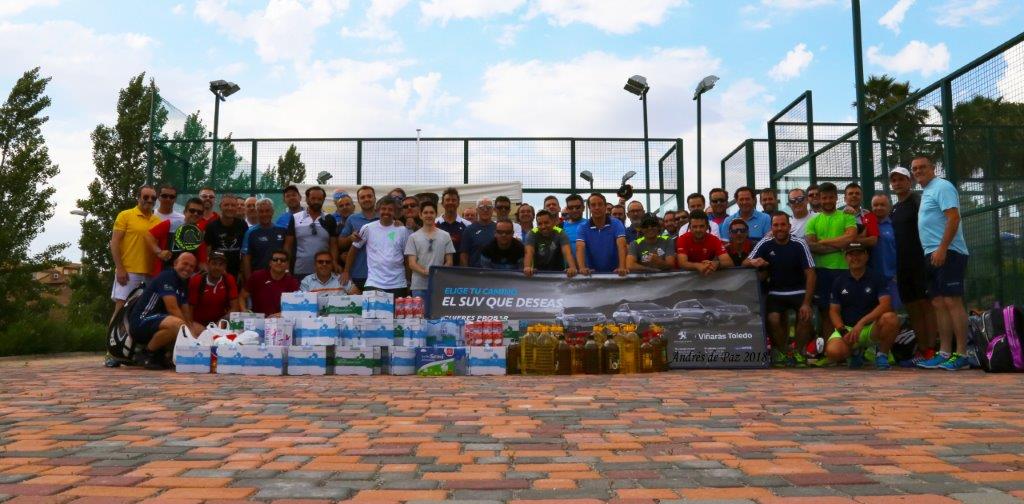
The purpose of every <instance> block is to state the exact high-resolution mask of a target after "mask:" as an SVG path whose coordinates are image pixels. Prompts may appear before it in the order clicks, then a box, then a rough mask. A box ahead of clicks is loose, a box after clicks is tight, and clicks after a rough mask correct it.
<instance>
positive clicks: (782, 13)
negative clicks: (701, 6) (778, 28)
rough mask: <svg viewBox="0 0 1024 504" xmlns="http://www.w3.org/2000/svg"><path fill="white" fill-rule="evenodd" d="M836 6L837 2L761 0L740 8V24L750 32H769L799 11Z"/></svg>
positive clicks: (820, 0) (823, 0)
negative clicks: (768, 30)
mask: <svg viewBox="0 0 1024 504" xmlns="http://www.w3.org/2000/svg"><path fill="white" fill-rule="evenodd" d="M836 4H837V2H836V0H761V2H760V3H756V4H752V3H748V4H745V5H742V6H741V7H740V11H739V13H740V24H741V25H742V26H743V27H745V28H747V29H749V30H758V31H761V30H767V29H769V28H771V27H773V26H775V25H776V24H778V23H779V22H780V21H785V20H787V19H789V18H791V17H792V16H794V15H795V14H796V13H797V12H799V11H803V10H810V9H816V8H818V7H824V6H829V5H836Z"/></svg>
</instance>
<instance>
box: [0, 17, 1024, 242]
mask: <svg viewBox="0 0 1024 504" xmlns="http://www.w3.org/2000/svg"><path fill="white" fill-rule="evenodd" d="M863 3H864V4H865V5H864V10H863V26H864V52H865V58H866V60H867V61H866V72H867V73H868V74H876V73H883V72H886V73H890V74H892V75H895V76H896V77H898V78H899V79H901V80H910V81H911V82H912V83H913V84H914V85H916V86H923V85H926V84H929V83H931V82H932V81H934V80H936V79H938V78H939V77H941V76H942V75H944V74H945V73H947V72H948V71H950V70H953V69H955V68H957V67H958V66H960V65H962V64H964V63H967V62H969V61H971V60H972V59H974V58H975V57H976V56H978V55H980V54H981V53H983V52H985V51H986V50H988V49H990V48H991V47H993V46H995V45H997V44H999V43H1001V42H1003V41H1005V40H1006V39H1008V38H1010V37H1012V36H1013V35H1015V34H1016V31H1017V30H1018V29H1019V27H1020V26H1021V25H1022V23H1021V21H1022V18H1024V3H1022V2H1020V1H1019V0H865V1H864V2H863ZM850 25H851V21H850V9H849V1H847V0H629V1H625V0H369V1H360V0H351V1H349V0H197V1H181V2H175V1H170V2H163V1H157V0H153V1H145V2H139V1H129V0H124V1H115V0H0V54H4V60H5V64H4V65H2V67H0V86H2V87H3V88H4V89H5V90H6V89H9V87H10V85H11V84H12V83H13V82H14V80H15V79H17V77H18V76H20V74H21V73H22V72H23V71H24V70H26V69H28V68H31V67H33V66H37V65H38V66H41V67H42V72H43V74H44V75H48V76H52V77H53V82H52V83H51V85H50V88H49V92H50V95H51V97H52V98H53V107H52V108H51V109H50V110H49V115H50V122H49V124H48V125H47V126H46V129H45V134H46V137H47V141H48V142H49V145H50V147H51V150H52V153H53V156H54V158H55V159H56V161H57V162H58V163H59V164H60V166H61V175H60V176H59V177H58V178H57V180H56V181H55V183H56V186H57V188H58V191H57V195H56V201H55V205H56V215H55V217H54V218H53V219H52V220H51V222H50V223H49V224H48V226H47V229H46V232H45V233H44V234H43V235H42V236H41V237H40V238H39V239H38V240H37V243H36V245H37V248H39V247H41V246H42V245H44V244H48V243H54V242H58V241H67V242H72V243H74V242H76V241H77V239H78V222H77V218H76V217H74V216H71V215H70V214H69V213H68V212H69V211H70V210H72V209H73V208H74V201H75V199H76V198H78V197H81V196H82V195H83V194H85V185H86V184H87V183H88V181H89V180H91V178H92V177H93V173H94V172H93V169H92V166H91V161H90V159H91V158H90V148H91V147H90V141H89V132H90V131H91V130H92V129H93V128H94V127H95V126H96V125H97V124H98V123H110V122H111V121H112V120H113V119H114V117H113V113H114V105H115V101H116V97H117V91H118V90H119V89H120V88H121V87H123V86H124V85H125V84H126V83H127V81H128V79H129V78H130V77H131V76H133V75H135V74H137V73H139V72H142V71H145V72H147V74H148V75H150V76H152V77H154V78H155V79H156V81H157V84H158V86H160V88H161V90H162V92H163V95H164V96H165V97H166V98H167V99H169V100H170V101H171V102H172V103H173V104H175V105H176V106H177V107H178V108H179V109H181V110H183V111H186V112H189V111H195V110H199V111H201V113H202V114H203V116H204V119H205V121H206V122H207V124H210V123H212V108H213V107H212V103H211V102H212V99H211V98H212V97H211V96H210V94H209V91H208V90H207V89H206V88H207V83H208V82H209V81H210V80H212V79H217V78H224V79H228V80H233V81H235V82H238V83H239V84H240V85H241V86H242V91H241V92H239V93H238V94H237V95H235V96H233V97H232V98H231V99H230V100H229V101H228V103H227V104H226V105H225V107H224V110H223V114H222V117H221V131H222V132H233V133H234V135H235V137H236V138H237V137H267V136H308V137H328V136H330V137H339V136H414V135H415V130H416V128H422V129H423V134H424V135H425V136H446V135H448V136H454V135H459V136H548V135H551V136H556V135H557V136H598V135H605V136H611V135H614V136H641V135H642V125H641V122H640V120H641V117H640V108H639V105H638V104H637V103H636V101H635V100H634V99H631V98H632V96H631V95H629V94H627V93H626V92H625V91H623V90H622V84H623V83H624V81H625V79H626V77H628V76H629V75H632V74H637V73H638V74H642V75H645V76H647V78H648V79H649V82H650V83H651V86H652V88H651V92H650V95H649V105H650V121H651V128H650V129H651V136H653V137H670V138H675V137H681V138H683V139H684V141H685V142H686V144H687V145H688V146H689V147H688V148H687V149H686V153H687V156H688V159H687V161H686V162H687V165H688V166H693V163H694V162H695V149H694V148H692V146H693V141H694V138H695V106H694V102H692V101H691V99H690V98H691V96H692V94H693V88H694V86H695V85H696V83H697V81H699V80H700V78H701V77H703V76H704V75H706V74H709V73H714V74H717V75H718V76H720V77H721V78H722V80H721V82H719V85H718V87H716V88H715V89H714V90H713V91H712V92H711V93H710V94H709V95H707V96H706V97H705V102H704V148H705V155H704V165H705V166H704V167H705V173H706V174H711V173H714V172H713V170H716V167H717V166H718V163H719V160H720V159H721V157H722V155H723V154H725V153H726V152H727V151H729V150H731V149H732V148H733V147H735V146H736V145H737V144H738V143H740V142H741V141H742V140H743V139H745V138H748V137H764V136H765V126H764V123H765V121H766V119H767V118H768V117H770V116H771V115H773V114H774V112H775V111H776V110H778V109H779V108H780V107H781V106H783V105H784V104H785V103H787V102H789V101H790V100H791V99H793V98H794V97H796V96H797V95H798V94H799V93H801V92H802V91H803V90H805V89H812V90H813V91H814V93H815V104H814V106H815V116H816V118H818V119H819V120H834V121H844V120H851V119H852V117H853V110H852V109H851V108H850V106H849V104H850V102H851V101H853V97H854V95H853V65H852V59H853V57H852V45H851V27H850ZM691 183H692V182H691ZM691 187H692V185H691ZM67 255H68V257H69V258H71V259H77V258H78V256H79V253H78V251H77V249H75V248H74V247H72V249H71V250H69V252H68V254H67Z"/></svg>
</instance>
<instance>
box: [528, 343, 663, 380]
mask: <svg viewBox="0 0 1024 504" xmlns="http://www.w3.org/2000/svg"><path fill="white" fill-rule="evenodd" d="M646 336H647V337H645V338H644V342H643V343H640V372H641V373H653V372H654V347H653V346H652V345H651V338H650V336H649V335H646ZM509 348H510V349H511V347H509Z"/></svg>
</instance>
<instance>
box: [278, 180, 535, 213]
mask: <svg viewBox="0 0 1024 504" xmlns="http://www.w3.org/2000/svg"><path fill="white" fill-rule="evenodd" d="M295 186H296V187H298V188H299V192H300V193H301V194H302V195H303V199H305V194H306V189H308V188H310V187H313V186H314V184H295ZM321 187H323V188H324V190H325V191H327V201H325V202H324V211H326V212H334V210H335V208H334V200H332V199H331V195H332V194H334V191H336V190H338V189H340V190H342V191H344V192H346V193H348V195H349V196H351V197H352V201H354V202H355V201H356V190H357V189H359V186H357V185H352V184H326V185H323V186H321ZM395 187H401V188H402V189H404V190H405V193H406V194H407V195H409V196H413V195H416V194H419V193H426V192H429V193H434V194H437V195H438V196H440V195H441V193H442V192H444V190H445V189H447V188H448V187H451V186H449V185H430V184H417V185H413V184H402V185H400V186H396V185H394V184H389V185H380V184H378V185H375V186H373V188H374V189H375V190H376V191H377V198H378V199H379V198H380V197H382V196H384V195H386V194H387V191H390V190H392V189H394V188H395ZM454 187H455V188H456V189H458V190H459V198H460V199H461V200H462V206H463V207H465V206H467V204H472V203H475V202H477V201H479V200H480V199H481V198H490V199H491V200H492V201H493V200H494V198H496V197H498V196H508V199H510V200H512V202H513V203H519V202H521V201H523V184H522V182H495V183H492V184H463V185H457V186H454ZM358 207H359V203H358V202H356V208H357V209H358Z"/></svg>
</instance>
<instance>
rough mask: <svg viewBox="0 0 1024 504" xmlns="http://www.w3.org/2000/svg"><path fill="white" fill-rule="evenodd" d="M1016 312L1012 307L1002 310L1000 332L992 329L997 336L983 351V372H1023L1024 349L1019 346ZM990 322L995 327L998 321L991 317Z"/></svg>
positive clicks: (1016, 309)
mask: <svg viewBox="0 0 1024 504" xmlns="http://www.w3.org/2000/svg"><path fill="white" fill-rule="evenodd" d="M993 311H994V312H995V311H996V310H993ZM1017 311H1018V308H1017V307H1016V306H1013V305H1010V306H1007V307H1006V308H1003V310H1002V312H1003V313H1002V315H1003V316H1002V321H1001V322H1002V323H1003V327H1002V330H1001V331H1000V330H999V328H998V327H993V329H995V330H994V331H993V332H994V333H995V334H998V336H996V337H995V338H992V340H991V341H989V343H988V348H986V349H985V356H986V358H987V360H988V366H986V367H985V371H988V372H990V373H1009V372H1019V371H1024V349H1022V346H1024V345H1022V344H1021V334H1020V333H1019V332H1018V327H1017V324H1018V323H1019V319H1018V317H1017ZM993 315H996V313H993ZM992 321H993V326H995V325H997V323H998V322H999V321H1000V320H999V317H996V316H993V317H992Z"/></svg>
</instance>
